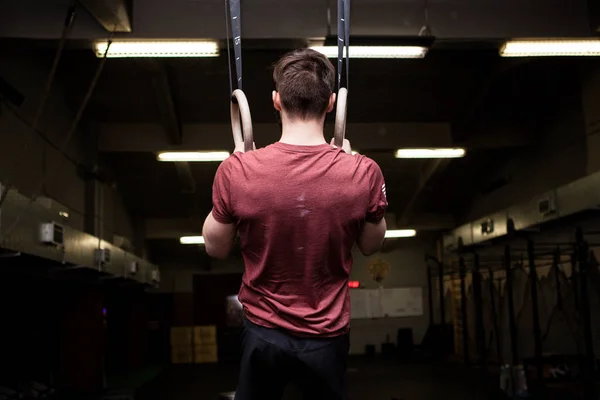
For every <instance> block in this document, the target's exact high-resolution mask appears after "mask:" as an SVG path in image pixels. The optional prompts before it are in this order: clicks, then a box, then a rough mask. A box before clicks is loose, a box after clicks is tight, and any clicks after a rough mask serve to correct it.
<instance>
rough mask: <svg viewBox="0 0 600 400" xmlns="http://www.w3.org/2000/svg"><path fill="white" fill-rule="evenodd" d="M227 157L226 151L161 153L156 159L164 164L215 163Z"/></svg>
mask: <svg viewBox="0 0 600 400" xmlns="http://www.w3.org/2000/svg"><path fill="white" fill-rule="evenodd" d="M227 157H229V152H228V151H163V152H160V153H158V156H157V157H156V158H157V159H158V161H166V162H216V161H223V160H225V159H226V158H227Z"/></svg>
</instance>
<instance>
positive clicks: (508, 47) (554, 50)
mask: <svg viewBox="0 0 600 400" xmlns="http://www.w3.org/2000/svg"><path fill="white" fill-rule="evenodd" d="M500 55H501V56H502V57H552V56H554V57H556V56H577V57H582V56H600V40H598V39H583V40H578V39H540V40H512V41H508V42H506V43H504V45H503V46H502V48H501V49H500Z"/></svg>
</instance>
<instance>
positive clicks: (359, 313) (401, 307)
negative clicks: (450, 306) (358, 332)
mask: <svg viewBox="0 0 600 400" xmlns="http://www.w3.org/2000/svg"><path fill="white" fill-rule="evenodd" d="M350 301H351V308H350V309H351V313H350V318H351V319H371V318H385V317H389V318H400V317H415V316H422V315H423V290H422V288H420V287H414V288H397V289H351V290H350Z"/></svg>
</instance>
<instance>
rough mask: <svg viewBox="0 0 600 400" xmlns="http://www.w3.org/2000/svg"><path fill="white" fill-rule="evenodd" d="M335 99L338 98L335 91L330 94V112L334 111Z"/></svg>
mask: <svg viewBox="0 0 600 400" xmlns="http://www.w3.org/2000/svg"><path fill="white" fill-rule="evenodd" d="M335 99H336V94H335V93H331V96H329V104H328V105H327V112H328V113H330V112H332V111H333V107H334V106H335Z"/></svg>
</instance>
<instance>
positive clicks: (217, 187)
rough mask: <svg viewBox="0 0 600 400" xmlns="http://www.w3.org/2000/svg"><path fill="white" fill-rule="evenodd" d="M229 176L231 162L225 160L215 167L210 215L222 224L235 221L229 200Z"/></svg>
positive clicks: (230, 176)
mask: <svg viewBox="0 0 600 400" xmlns="http://www.w3.org/2000/svg"><path fill="white" fill-rule="evenodd" d="M231 178H232V168H231V163H230V161H229V160H225V161H223V162H222V163H221V165H219V168H218V169H217V173H216V174H215V180H214V182H213V190H212V202H213V209H212V215H213V217H214V219H215V220H216V221H217V222H220V223H222V224H232V223H234V222H235V218H234V214H233V208H232V202H231Z"/></svg>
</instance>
